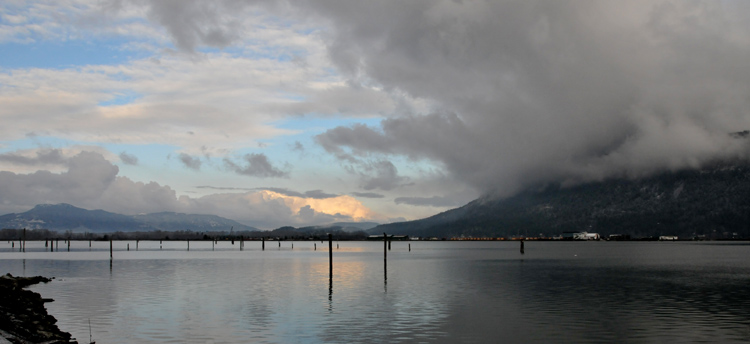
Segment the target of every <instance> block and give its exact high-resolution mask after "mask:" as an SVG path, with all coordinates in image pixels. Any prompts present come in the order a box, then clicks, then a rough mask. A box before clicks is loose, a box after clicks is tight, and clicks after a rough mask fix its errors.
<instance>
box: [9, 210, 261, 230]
mask: <svg viewBox="0 0 750 344" xmlns="http://www.w3.org/2000/svg"><path fill="white" fill-rule="evenodd" d="M232 227H234V230H236V231H258V229H257V228H253V227H249V226H245V225H242V224H240V223H238V222H236V221H232V220H228V219H225V218H222V217H219V216H215V215H193V214H180V213H166V212H165V213H153V214H145V215H133V216H131V215H122V214H116V213H110V212H107V211H104V210H86V209H82V208H78V207H75V206H72V205H70V204H65V203H61V204H40V205H37V206H36V207H34V208H33V209H31V210H29V211H27V212H24V213H19V214H7V215H3V216H0V228H28V229H49V230H53V231H68V230H70V231H73V232H93V233H105V232H117V231H121V232H135V231H156V230H161V231H180V230H190V231H195V232H207V231H229V230H230V229H231V228H232Z"/></svg>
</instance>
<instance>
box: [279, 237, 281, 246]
mask: <svg viewBox="0 0 750 344" xmlns="http://www.w3.org/2000/svg"><path fill="white" fill-rule="evenodd" d="M279 247H281V239H279Z"/></svg>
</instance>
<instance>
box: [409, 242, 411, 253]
mask: <svg viewBox="0 0 750 344" xmlns="http://www.w3.org/2000/svg"><path fill="white" fill-rule="evenodd" d="M409 252H411V244H409Z"/></svg>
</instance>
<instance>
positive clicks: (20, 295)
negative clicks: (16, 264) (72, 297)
mask: <svg viewBox="0 0 750 344" xmlns="http://www.w3.org/2000/svg"><path fill="white" fill-rule="evenodd" d="M50 281H52V279H50V278H47V277H42V276H35V277H16V276H13V275H11V274H6V275H4V276H0V339H5V342H6V343H7V342H9V343H14V344H16V343H19V344H20V343H24V344H25V343H45V344H61V343H78V342H77V341H76V340H75V338H71V337H72V336H71V334H70V333H67V332H63V331H61V330H60V329H59V328H58V327H57V325H56V323H57V319H55V317H53V316H52V315H50V314H48V313H47V309H46V308H45V307H44V304H45V303H46V302H52V301H54V300H52V299H45V298H42V296H41V295H40V294H39V293H36V292H33V291H30V290H26V289H25V288H26V287H28V286H31V285H34V284H38V283H48V282H50ZM0 342H3V341H1V340H0Z"/></svg>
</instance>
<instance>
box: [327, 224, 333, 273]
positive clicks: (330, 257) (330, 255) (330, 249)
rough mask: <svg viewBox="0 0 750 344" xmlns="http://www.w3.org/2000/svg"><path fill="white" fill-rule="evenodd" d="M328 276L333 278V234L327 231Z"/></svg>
mask: <svg viewBox="0 0 750 344" xmlns="http://www.w3.org/2000/svg"><path fill="white" fill-rule="evenodd" d="M328 278H329V279H331V280H332V279H333V234H331V233H328Z"/></svg>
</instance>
